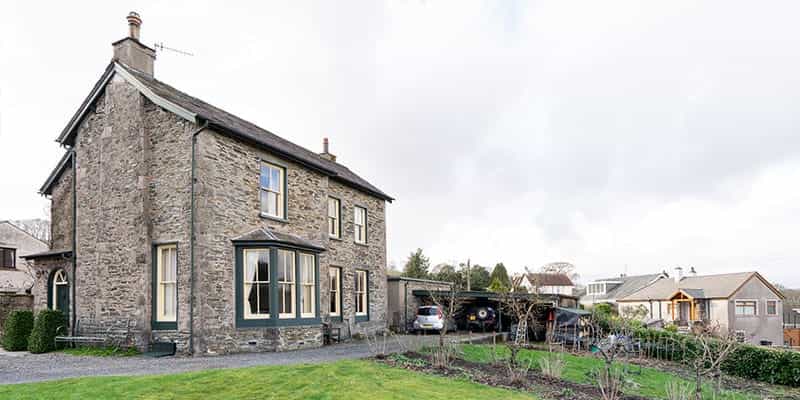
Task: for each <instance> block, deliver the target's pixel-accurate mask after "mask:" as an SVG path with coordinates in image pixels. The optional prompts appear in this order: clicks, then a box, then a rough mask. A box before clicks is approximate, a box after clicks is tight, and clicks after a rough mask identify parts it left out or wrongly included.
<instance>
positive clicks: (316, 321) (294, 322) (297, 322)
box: [236, 318, 322, 329]
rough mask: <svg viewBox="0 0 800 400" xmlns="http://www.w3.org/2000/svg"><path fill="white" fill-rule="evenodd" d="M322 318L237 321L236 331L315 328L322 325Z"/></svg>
mask: <svg viewBox="0 0 800 400" xmlns="http://www.w3.org/2000/svg"><path fill="white" fill-rule="evenodd" d="M321 323H322V321H321V320H320V318H292V319H289V318H287V319H277V320H276V319H274V318H273V319H246V320H238V321H236V329H248V328H268V327H282V326H315V325H320V324H321Z"/></svg>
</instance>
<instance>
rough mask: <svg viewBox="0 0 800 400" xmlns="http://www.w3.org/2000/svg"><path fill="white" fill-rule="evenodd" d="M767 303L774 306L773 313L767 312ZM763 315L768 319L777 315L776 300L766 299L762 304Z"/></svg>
mask: <svg viewBox="0 0 800 400" xmlns="http://www.w3.org/2000/svg"><path fill="white" fill-rule="evenodd" d="M769 303H773V304H775V312H772V313H771V312H769ZM764 314H765V315H766V316H768V317H775V316H777V315H778V300H771V299H768V300H766V301H765V302H764Z"/></svg>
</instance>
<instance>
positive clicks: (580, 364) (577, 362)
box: [462, 345, 761, 400]
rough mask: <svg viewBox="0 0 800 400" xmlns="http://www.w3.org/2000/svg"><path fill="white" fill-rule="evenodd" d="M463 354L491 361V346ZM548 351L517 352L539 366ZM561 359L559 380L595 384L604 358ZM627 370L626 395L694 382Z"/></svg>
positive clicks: (656, 393) (467, 348) (729, 396)
mask: <svg viewBox="0 0 800 400" xmlns="http://www.w3.org/2000/svg"><path fill="white" fill-rule="evenodd" d="M462 351H463V357H464V359H465V360H467V361H472V362H481V363H486V362H491V361H492V347H491V346H486V345H464V346H462ZM497 354H498V357H501V358H505V357H508V355H509V351H508V348H507V347H505V346H498V347H497ZM546 354H547V352H546V351H537V350H522V351H520V354H519V359H520V361H522V362H523V363H526V364H527V363H528V362H529V361H531V362H532V363H531V368H533V369H538V368H539V363H538V359H540V358H542V357H544V356H545V355H546ZM564 361H565V363H566V368H565V369H564V373H563V376H562V379H565V380H568V381H571V382H576V383H584V384H590V385H595V384H596V382H595V381H594V380H593V379H592V378H591V376H590V374H591V373H592V371H595V370H596V369H597V368H601V367H602V366H603V361H602V360H600V359H599V358H595V357H581V356H574V355H571V354H564ZM628 367H629V370H630V371H632V372H634V373H631V374H630V377H631V379H632V381H633V382H635V384H633V385H626V388H625V393H628V394H636V395H640V396H644V397H649V398H657V399H664V398H666V392H665V387H666V384H667V382H669V381H673V380H678V381H680V382H681V383H683V384H691V386H692V388H694V384H693V383H692V382H689V381H688V380H685V379H682V378H679V377H677V376H675V375H673V374H670V373H667V372H664V371H660V370H657V369H654V368H645V367H642V368H641V374H639V371H640V368H639V366H635V365H628ZM703 392H704V394H703V398H706V396H708V398H709V399H710V398H712V390H711V387H710V386H708V387H704V390H703ZM718 399H720V400H722V399H725V400H734V399H735V400H740V399H741V400H745V399H746V400H750V399H753V400H757V399H761V397H760V396H756V395H754V394H749V393H732V392H727V393H725V394H723V395H722V396H720V397H718Z"/></svg>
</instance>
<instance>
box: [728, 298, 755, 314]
mask: <svg viewBox="0 0 800 400" xmlns="http://www.w3.org/2000/svg"><path fill="white" fill-rule="evenodd" d="M739 303H752V304H753V314H739ZM733 315H734V316H735V317H757V316H758V300H757V299H737V300H734V301H733Z"/></svg>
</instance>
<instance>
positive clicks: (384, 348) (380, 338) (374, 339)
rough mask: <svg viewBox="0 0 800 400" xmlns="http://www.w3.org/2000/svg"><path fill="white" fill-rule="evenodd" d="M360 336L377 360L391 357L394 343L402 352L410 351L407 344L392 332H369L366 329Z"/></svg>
mask: <svg viewBox="0 0 800 400" xmlns="http://www.w3.org/2000/svg"><path fill="white" fill-rule="evenodd" d="M360 336H362V337H363V338H364V341H366V342H367V348H368V349H369V352H370V354H372V356H373V357H375V358H384V357H386V356H387V355H389V353H391V348H390V345H391V344H392V343H397V346H398V349H399V350H400V352H403V353H405V352H406V351H408V347H407V346H406V344H405V343H403V341H401V340H400V338H399V337H398V336H397V335H396V334H395V333H394V332H392V331H386V330H384V331H381V332H369V331H367V330H366V329H365V330H364V331H363V332H362V333H361V335H360Z"/></svg>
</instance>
